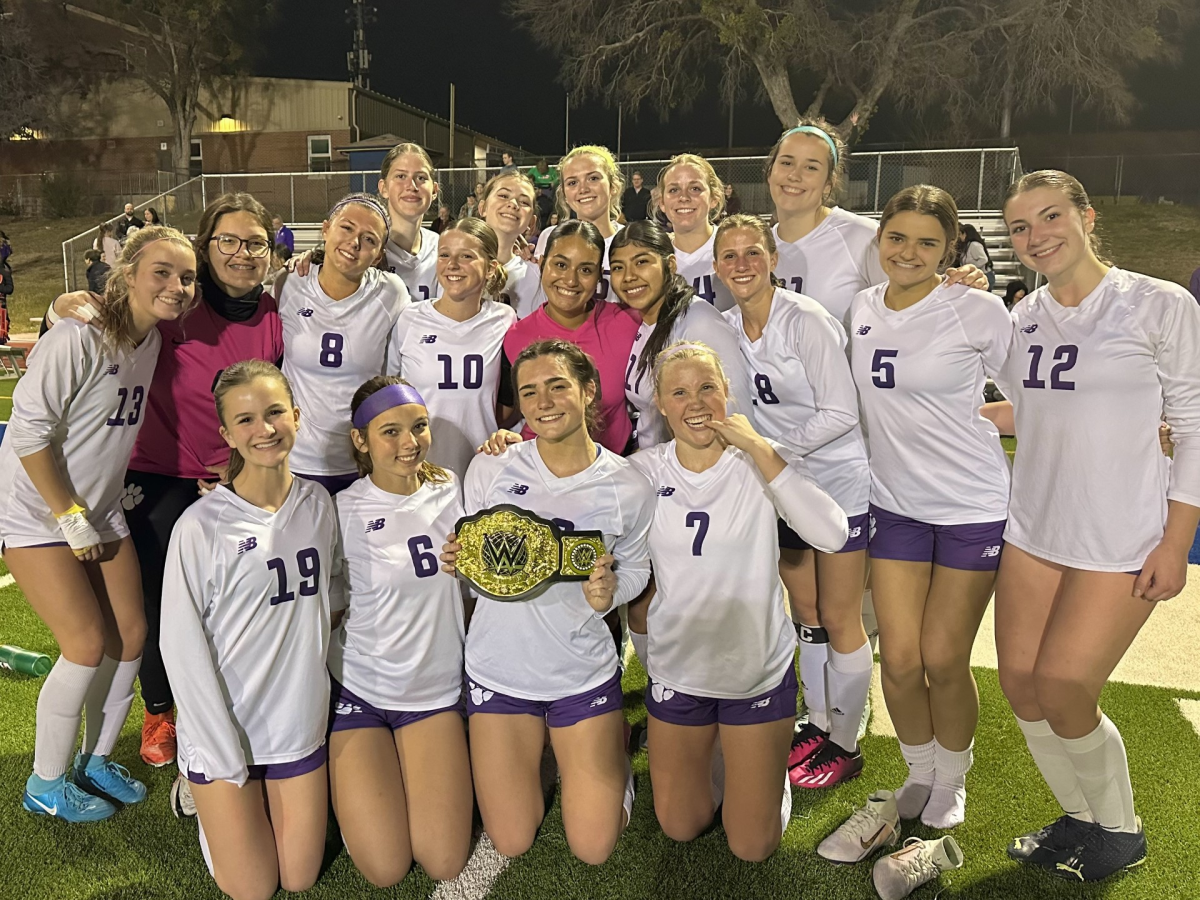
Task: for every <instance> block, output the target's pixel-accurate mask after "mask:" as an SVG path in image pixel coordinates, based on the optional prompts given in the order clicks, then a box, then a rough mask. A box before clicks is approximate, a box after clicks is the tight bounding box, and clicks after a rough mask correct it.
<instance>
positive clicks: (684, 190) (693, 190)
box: [660, 163, 718, 231]
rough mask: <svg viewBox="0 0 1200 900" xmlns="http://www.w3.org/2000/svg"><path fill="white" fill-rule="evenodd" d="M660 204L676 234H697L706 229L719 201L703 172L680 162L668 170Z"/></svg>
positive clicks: (663, 183)
mask: <svg viewBox="0 0 1200 900" xmlns="http://www.w3.org/2000/svg"><path fill="white" fill-rule="evenodd" d="M660 203H661V204H662V210H663V212H664V213H666V216H667V219H668V220H670V222H671V225H673V226H674V228H675V230H676V231H695V230H697V229H699V228H704V227H706V226H707V224H708V221H709V217H710V216H711V215H712V211H713V210H714V209H716V208H717V204H718V200H717V198H716V197H714V196H713V195H712V192H711V191H710V190H709V187H708V181H707V179H706V178H705V174H704V173H703V172H702V171H700V169H698V168H697V167H696V166H693V165H692V164H691V163H680V164H679V165H675V166H672V167H671V168H670V169H668V170H667V173H666V176H665V177H664V178H663V182H662V196H661V198H660Z"/></svg>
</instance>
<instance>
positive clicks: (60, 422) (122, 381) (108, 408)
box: [0, 319, 162, 547]
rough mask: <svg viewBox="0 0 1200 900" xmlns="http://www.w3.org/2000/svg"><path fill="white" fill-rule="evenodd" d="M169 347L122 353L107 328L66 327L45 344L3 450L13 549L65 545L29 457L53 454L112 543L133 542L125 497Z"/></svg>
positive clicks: (7, 527) (6, 531)
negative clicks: (128, 538)
mask: <svg viewBox="0 0 1200 900" xmlns="http://www.w3.org/2000/svg"><path fill="white" fill-rule="evenodd" d="M161 345H162V338H161V336H160V335H159V332H158V329H157V328H154V329H151V331H150V333H149V334H148V335H146V338H145V340H143V341H142V343H141V344H140V345H139V346H138V347H137V348H135V349H134V350H131V351H127V350H114V349H113V348H112V347H110V346H108V345H106V344H105V341H104V335H103V334H102V333H101V331H100V329H99V328H95V327H93V326H91V325H84V324H83V323H81V322H76V321H74V320H73V319H64V320H63V321H62V322H61V323H59V324H58V325H56V326H55V327H54V328H52V329H50V331H48V332H46V334H45V335H44V336H43V337H42V338H41V339H40V340H39V341H38V342H37V345H36V346H35V347H34V348H33V352H32V353H30V354H29V368H28V370H27V371H26V373H25V376H24V377H23V378H22V379H21V380H20V381H18V382H17V384H16V387H15V388H14V389H13V411H12V417H11V419H10V420H9V423H8V427H7V428H6V429H5V432H4V442H3V444H2V445H0V538H2V539H3V542H4V543H5V545H7V546H9V547H27V546H31V545H34V544H44V543H49V542H52V541H61V540H62V539H63V536H62V532H61V531H59V528H58V522H57V521H56V520H55V518H54V515H53V513H54V512H62V510H54V511H52V510H51V509H50V508H49V507H48V506H47V505H46V501H45V500H43V499H42V496H41V494H39V493H38V492H37V489H36V488H35V487H34V486H33V482H31V481H30V480H29V476H28V475H26V474H25V469H24V467H23V466H22V465H21V460H20V457H23V456H29V455H31V454H33V453H37V452H38V451H39V450H44V449H46V448H47V447H49V448H51V450H52V452H53V454H54V460H55V462H56V463H57V464H58V471H59V472H60V473H61V475H62V477H63V481H64V483H65V484H66V487H67V490H68V491H69V492H70V494H71V496H72V497H73V498H74V499H75V502H76V503H79V504H80V505H82V506H83V507H85V508H86V509H87V510H88V518H89V520H90V521H91V523H92V526H93V527H94V528H95V529H96V531H97V532H98V533H99V534H100V537H101V538H102V539H103V540H105V541H112V540H117V539H119V538H121V537H124V536H125V535H126V534H128V533H129V531H128V529H127V528H126V527H125V517H124V515H123V513H122V512H121V503H120V498H121V489H122V486H123V485H124V483H125V481H124V479H125V469H126V467H127V466H128V465H129V456H130V454H131V453H132V452H133V443H134V440H135V439H136V438H137V433H138V430H139V429H140V428H141V427H142V412H143V409H144V406H145V403H146V394H147V393H148V392H149V390H150V381H151V379H152V378H153V377H154V367H155V365H156V364H157V363H158V350H159V347H160V346H161Z"/></svg>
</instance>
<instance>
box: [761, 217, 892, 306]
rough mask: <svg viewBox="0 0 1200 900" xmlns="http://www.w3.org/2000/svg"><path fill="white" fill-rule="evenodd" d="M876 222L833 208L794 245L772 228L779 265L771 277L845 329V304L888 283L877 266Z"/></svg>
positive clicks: (885, 276) (877, 229)
mask: <svg viewBox="0 0 1200 900" xmlns="http://www.w3.org/2000/svg"><path fill="white" fill-rule="evenodd" d="M878 231H879V223H878V222H876V221H875V220H874V219H868V218H867V217H866V216H860V215H858V214H857V213H852V212H848V211H846V210H844V209H842V208H841V207H839V206H835V207H833V209H831V210H830V211H829V215H827V216H826V217H825V218H824V219H823V220H822V221H821V224H820V225H818V226H817V227H816V228H814V229H813V230H812V231H810V232H809V233H808V234H806V235H804V237H802V238H800V239H799V240H797V241H792V242H791V243H788V242H787V241H782V240H780V239H779V226H778V225H776V226H775V229H774V233H775V244H776V249H777V250H778V251H779V264H778V265H776V266H775V275H776V276H777V277H779V278H782V279H783V282H784V287H786V288H787V289H788V290H790V291H795V292H796V293H797V294H804V295H805V296H806V297H812V298H813V299H814V300H816V301H817V302H818V303H820V304H821V305H822V306H824V307H825V308H826V309H827V310H829V312H830V313H832V314H833V317H834V318H835V319H837V320H838V321H839V322H841V323H842V325H845V324H846V322H847V319H848V317H849V313H850V302H851V301H852V300H853V299H854V295H855V294H857V293H858V292H859V291H861V290H864V289H866V288H868V287H870V286H871V285H873V284H879V283H880V282H881V281H886V280H887V275H885V274H884V272H883V267H882V266H881V265H880V264H879V246H878V244H877V243H876V242H875V235H876V234H877V233H878Z"/></svg>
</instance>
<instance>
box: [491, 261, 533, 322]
mask: <svg viewBox="0 0 1200 900" xmlns="http://www.w3.org/2000/svg"><path fill="white" fill-rule="evenodd" d="M504 271H505V272H507V273H508V280H507V281H506V282H505V283H504V289H503V290H502V291H501V293H502V294H506V295H507V296H508V304H509V306H511V307H512V308H513V310H514V311H515V312H516V314H517V318H518V319H523V318H525V317H526V316H528V315H530V314H531V313H533V312H536V311H537V309H538V307H540V306H541V305H542V304H543V303H545V302H546V292H545V291H543V290H542V272H541V270H540V269H539V268H538V267H537V266H536V265H535V264H534V263H532V262H530V261H529V260H526V259H522V258H521V257H519V256H514V257H513V258H512V259H510V260H509V261H508V262H506V263H505V264H504ZM492 299H493V300H499V299H500V298H499V297H493V298H492Z"/></svg>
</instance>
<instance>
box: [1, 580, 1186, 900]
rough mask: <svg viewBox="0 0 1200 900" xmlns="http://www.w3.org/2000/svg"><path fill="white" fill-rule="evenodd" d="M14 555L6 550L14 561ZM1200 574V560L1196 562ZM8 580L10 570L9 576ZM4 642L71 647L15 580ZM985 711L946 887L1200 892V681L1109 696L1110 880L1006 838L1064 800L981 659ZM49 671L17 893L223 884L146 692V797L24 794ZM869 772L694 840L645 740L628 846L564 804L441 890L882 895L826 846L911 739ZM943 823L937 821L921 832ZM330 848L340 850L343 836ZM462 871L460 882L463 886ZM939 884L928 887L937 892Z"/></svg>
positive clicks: (1007, 893)
mask: <svg viewBox="0 0 1200 900" xmlns="http://www.w3.org/2000/svg"><path fill="white" fill-rule="evenodd" d="M3 572H4V570H3V568H2V567H0V573H3ZM1193 574H1196V573H1195V571H1194V573H1193ZM4 580H5V581H6V580H7V579H4ZM0 642H2V643H14V644H19V645H21V646H24V647H27V648H30V649H35V650H41V651H44V652H46V653H49V654H51V655H54V654H55V652H56V651H55V645H54V641H53V639H52V638H51V636H50V634H49V632H47V631H46V629H45V628H43V627H42V625H41V624H40V623H39V622H38V620H37V619H36V617H34V615H33V614H32V613H31V612H30V610H29V608H28V606H27V605H26V604H25V602H24V599H23V597H22V595H21V593H20V591H19V589H18V588H17V587H16V586H15V585H10V586H7V587H4V588H0ZM976 674H977V677H978V679H979V688H980V693H981V695H982V700H983V715H982V718H981V721H980V725H979V733H978V735H977V738H976V764H975V768H974V769H973V770H972V772H971V774H970V776H969V790H970V795H969V806H968V816H967V822H966V824H964V825H962V826H961V827H959V828H958V829H957V830H956V832H955V836H956V838H957V839H958V841H959V842H960V844H961V845H962V847H963V850H964V853H965V856H966V865H965V867H964V868H963V869H962V870H960V871H958V872H954V873H951V874H950V875H949V876H948V877H944V878H943V880H942V888H943V890H942V893H941V896H942V897H971V898H996V900H1034V898H1038V900H1041V898H1067V897H1071V898H1075V897H1088V898H1092V897H1105V898H1113V900H1133V898H1139V900H1140V898H1145V900H1162V898H1188V897H1200V887H1197V886H1195V885H1196V879H1195V873H1196V872H1197V871H1200V842H1198V841H1197V840H1196V837H1195V831H1194V830H1193V829H1194V825H1193V822H1194V821H1195V818H1196V803H1197V801H1196V797H1197V795H1198V794H1200V777H1197V775H1196V773H1197V772H1200V739H1198V738H1197V735H1196V733H1195V732H1194V731H1193V729H1192V726H1191V725H1189V724H1188V722H1187V721H1186V720H1185V719H1184V718H1183V717H1182V716H1181V715H1180V712H1179V707H1178V705H1177V704H1176V702H1175V700H1176V698H1178V697H1188V698H1192V699H1197V700H1200V693H1189V692H1186V691H1179V690H1164V689H1159V688H1151V687H1142V686H1135V685H1126V684H1113V685H1112V686H1110V687H1109V689H1108V690H1107V691H1106V693H1105V697H1104V706H1105V709H1106V710H1107V712H1108V714H1109V715H1110V716H1111V717H1112V719H1113V720H1114V721H1115V722H1116V723H1117V724H1118V726H1120V727H1121V730H1122V732H1123V733H1124V736H1125V741H1126V745H1127V747H1128V750H1129V758H1130V765H1131V769H1132V773H1133V781H1134V788H1135V790H1136V792H1137V798H1138V806H1139V810H1140V813H1141V815H1142V816H1143V818H1144V820H1145V824H1146V831H1147V834H1148V836H1149V841H1150V857H1149V860H1148V862H1147V864H1146V865H1145V866H1143V867H1141V868H1140V869H1138V870H1135V871H1133V872H1130V873H1127V874H1126V875H1124V876H1122V877H1120V878H1119V879H1117V880H1116V881H1114V882H1112V883H1110V884H1107V885H1104V886H1103V887H1083V886H1076V885H1070V884H1067V883H1065V882H1059V881H1056V880H1053V879H1051V878H1049V877H1048V876H1045V875H1044V874H1043V873H1041V872H1040V871H1032V870H1029V869H1024V868H1021V867H1018V866H1017V865H1016V864H1014V863H1011V862H1009V861H1008V859H1007V857H1005V855H1004V846H1005V844H1006V842H1007V840H1008V839H1009V838H1011V837H1012V836H1013V835H1016V834H1019V833H1021V832H1024V831H1027V830H1030V829H1032V828H1034V827H1038V826H1041V825H1042V824H1045V823H1046V822H1047V821H1049V820H1050V819H1052V818H1054V817H1055V815H1056V812H1055V807H1054V805H1053V800H1052V798H1051V796H1050V794H1049V792H1048V790H1047V789H1046V788H1045V787H1044V786H1043V784H1042V781H1041V779H1040V778H1039V777H1038V775H1037V772H1036V771H1035V770H1034V767H1033V764H1032V762H1031V761H1030V759H1029V756H1028V754H1027V753H1026V752H1025V747H1024V742H1023V741H1022V739H1021V736H1020V733H1019V732H1018V730H1017V728H1016V725H1015V723H1014V721H1013V718H1012V715H1011V714H1010V713H1009V712H1008V708H1007V706H1006V705H1005V703H1004V700H1003V697H1002V696H1001V693H1000V689H999V686H998V684H997V680H996V674H995V671H994V670H991V669H978V670H977V672H976ZM39 685H40V681H39V680H35V679H26V678H22V677H18V676H12V675H0V860H3V863H2V864H0V897H4V898H10V897H12V898H21V900H73V898H97V900H99V898H104V900H118V898H119V900H132V898H167V897H169V898H175V897H180V898H206V897H212V898H216V897H220V896H221V894H220V892H219V891H218V890H217V888H216V886H215V884H214V883H213V882H212V881H211V880H210V879H209V877H208V873H207V871H206V870H205V868H204V863H203V861H202V859H201V857H200V849H199V845H198V843H197V840H196V824H195V822H194V821H178V820H176V819H175V818H174V816H172V814H171V813H170V811H169V809H168V803H167V792H168V789H169V787H170V783H171V779H172V777H173V772H172V770H170V769H164V770H154V769H150V768H147V767H146V766H144V765H143V764H142V763H141V762H140V760H139V759H138V755H137V747H138V724H139V723H140V719H141V715H140V711H141V707H140V701H135V705H134V715H133V716H131V717H130V720H129V723H128V724H127V726H126V728H125V732H124V734H123V735H122V738H121V741H120V743H119V745H118V747H117V751H116V753H115V758H116V760H117V761H119V762H121V763H122V764H124V765H126V766H128V767H129V768H130V770H131V771H132V772H133V773H134V774H135V775H136V776H138V777H139V778H142V779H144V780H145V781H146V782H147V784H148V785H149V787H150V796H149V798H148V799H147V801H146V802H145V803H143V804H141V805H140V806H137V807H132V808H129V809H126V810H123V811H122V812H120V813H118V814H117V816H116V817H114V818H113V819H112V820H110V821H108V822H104V823H101V824H98V825H91V826H74V825H69V824H66V823H63V822H59V821H53V820H49V819H46V818H38V817H34V816H32V815H29V814H28V813H25V812H24V811H22V810H21V809H20V807H19V803H20V795H21V788H22V785H23V784H24V781H25V778H26V776H27V775H28V773H29V771H30V766H31V761H32V748H33V735H34V710H35V703H36V698H37V692H38V688H39ZM644 686H645V675H644V674H643V673H642V671H641V669H640V668H639V667H638V666H637V664H636V661H635V662H634V664H633V666H632V667H631V669H630V671H629V673H628V674H627V676H626V679H625V690H626V714H627V716H628V717H629V718H630V719H631V720H633V721H636V720H639V719H641V718H643V717H644V715H645V711H644V707H643V706H642V704H641V701H640V693H641V690H642V689H643V688H644ZM864 752H865V755H866V758H867V767H866V770H865V773H864V775H863V777H861V778H860V779H858V780H857V781H854V782H851V783H850V784H848V785H843V786H842V787H840V788H837V789H834V790H832V791H829V792H822V793H816V794H813V793H810V792H796V802H795V806H794V809H793V814H792V815H793V818H792V822H791V825H790V827H789V828H788V830H787V833H786V834H785V836H784V839H783V845H782V847H781V848H780V850H779V851H778V852H777V853H776V854H775V856H774V857H772V858H771V859H770V860H768V861H767V862H765V863H763V864H760V865H750V864H746V863H742V862H739V861H738V860H736V859H735V858H734V857H733V856H732V855H731V854H730V853H729V851H728V849H727V848H726V846H725V842H724V837H723V834H722V833H721V831H720V829H719V828H717V829H714V831H712V832H711V833H709V834H707V835H705V836H704V837H702V838H700V839H698V840H697V841H695V842H694V843H692V844H690V845H679V844H675V843H673V842H672V841H670V840H669V839H667V838H666V837H665V836H663V834H662V832H661V831H660V830H659V828H658V825H657V822H656V821H655V818H654V811H653V805H652V802H651V797H650V782H649V776H648V774H647V768H646V758H645V754H644V753H642V754H639V755H638V756H637V757H636V758H635V760H634V769H635V772H636V773H637V780H638V796H637V801H636V803H635V805H634V817H633V822H632V823H631V825H630V827H629V829H628V831H627V832H626V833H625V835H624V836H623V837H622V838H621V841H620V843H619V844H618V846H617V850H616V852H615V853H614V855H613V857H612V859H610V860H609V862H608V863H606V864H605V865H603V866H600V867H597V868H590V867H588V866H585V865H583V864H582V863H579V862H577V861H575V860H574V859H573V858H572V857H571V855H570V853H569V852H568V850H567V845H566V839H565V836H564V834H563V831H562V824H561V819H560V818H559V812H558V807H557V804H556V805H555V807H554V808H552V809H551V811H550V814H549V816H548V817H547V819H546V823H545V825H544V826H543V829H542V833H541V835H540V836H539V838H538V840H537V842H536V843H535V845H534V847H533V849H532V850H531V851H530V852H529V853H528V854H526V856H524V857H522V858H521V859H519V860H515V861H513V862H512V863H511V864H510V865H509V866H508V868H507V869H505V870H504V871H503V872H502V873H501V874H500V875H499V877H498V878H497V879H496V880H495V882H494V883H492V884H491V887H490V890H487V889H486V887H485V886H486V885H487V884H488V883H490V876H489V878H487V879H483V880H482V885H483V886H484V887H481V886H479V881H476V883H475V885H461V886H456V889H455V890H452V891H445V889H443V893H441V894H439V895H438V896H447V897H461V898H482V897H489V898H513V900H516V898H522V900H525V898H551V897H569V898H580V900H584V898H586V900H599V898H641V897H647V898H654V900H668V898H680V900H695V898H708V897H713V898H716V897H721V898H725V897H728V898H760V897H761V898H792V897H805V898H839V900H856V898H863V900H866V898H871V897H874V896H875V894H874V891H873V889H872V887H871V881H870V867H869V866H868V865H859V866H855V867H849V868H843V867H834V866H832V865H830V864H828V863H826V862H825V861H823V860H821V859H820V858H819V857H817V856H816V855H815V853H814V848H815V847H816V845H817V843H818V842H819V841H820V839H821V838H822V837H824V836H825V834H827V833H828V832H829V831H830V830H831V829H832V828H834V827H836V826H837V825H838V824H839V823H840V822H841V821H842V820H843V819H844V818H845V816H846V815H847V814H848V813H849V812H850V810H851V808H852V806H853V805H855V804H861V803H862V802H863V800H864V799H865V797H866V795H867V794H868V793H869V791H870V790H871V789H872V788H874V787H882V786H892V787H894V786H896V785H898V784H899V783H900V781H901V780H902V778H903V771H904V769H903V762H902V760H901V758H900V754H899V751H898V748H897V747H896V743H895V741H894V740H892V739H890V738H886V737H880V736H876V735H871V736H868V737H867V738H866V739H865V741H864ZM908 833H912V834H918V835H921V836H923V837H932V836H933V834H932V832H930V831H929V830H928V829H925V828H923V827H917V828H914V829H909V830H907V831H906V835H907V834H908ZM330 846H331V852H332V853H338V851H340V850H341V845H340V841H337V840H336V837H333V838H332V839H331V844H330ZM434 888H435V885H434V884H433V883H432V882H431V881H429V880H428V879H427V878H425V876H424V875H423V874H422V873H421V872H420V871H419V870H416V871H414V872H413V873H412V874H411V875H410V876H409V877H408V878H407V879H406V880H405V881H404V882H403V883H402V884H401V885H400V886H399V887H397V888H395V889H393V890H389V891H377V890H375V889H373V888H371V887H370V886H369V885H368V884H367V883H366V882H365V881H364V880H363V879H362V878H361V877H360V876H359V875H358V873H357V872H356V871H355V870H354V868H353V866H352V865H351V863H350V860H349V858H348V856H347V855H346V854H345V853H338V855H337V856H336V858H334V859H332V861H331V862H330V863H329V865H328V867H327V869H326V871H325V872H324V874H323V875H322V876H321V879H320V881H319V882H318V883H317V886H316V887H315V888H314V889H313V890H312V891H310V892H309V894H308V896H311V897H313V898H329V900H333V898H347V897H373V896H379V897H385V896H386V897H403V898H410V897H413V898H415V897H428V896H430V895H431V893H432V892H433V891H434ZM460 888H461V889H460ZM936 893H937V892H936V890H935V889H933V888H932V887H927V888H925V889H923V890H922V891H921V892H919V893H918V894H916V895H915V896H917V897H920V898H925V900H931V898H933V897H934V895H935V894H936Z"/></svg>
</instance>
